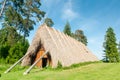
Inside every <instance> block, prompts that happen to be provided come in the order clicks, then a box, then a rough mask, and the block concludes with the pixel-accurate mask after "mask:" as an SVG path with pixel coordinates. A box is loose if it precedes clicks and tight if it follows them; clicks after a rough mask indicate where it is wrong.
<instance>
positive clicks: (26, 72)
mask: <svg viewBox="0 0 120 80" xmlns="http://www.w3.org/2000/svg"><path fill="white" fill-rule="evenodd" d="M46 54H48V51H46V52H45V53H44V54H43V55H42V56H41V57H40V58H39V59H38V60H36V62H35V63H33V64H32V66H30V68H29V69H27V70H26V71H25V72H24V73H23V75H27V74H28V73H29V72H30V71H31V70H32V68H33V67H34V66H35V65H36V64H37V63H38V62H39V61H40V60H41V59H42V58H43V57H44V56H45V55H46Z"/></svg>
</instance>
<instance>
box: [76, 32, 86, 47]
mask: <svg viewBox="0 0 120 80" xmlns="http://www.w3.org/2000/svg"><path fill="white" fill-rule="evenodd" d="M74 38H75V39H76V40H78V41H80V42H82V43H83V44H85V45H87V43H88V42H87V37H86V36H85V35H84V32H83V31H82V30H76V31H75V34H74Z"/></svg>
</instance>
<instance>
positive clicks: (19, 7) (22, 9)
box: [0, 0, 45, 40]
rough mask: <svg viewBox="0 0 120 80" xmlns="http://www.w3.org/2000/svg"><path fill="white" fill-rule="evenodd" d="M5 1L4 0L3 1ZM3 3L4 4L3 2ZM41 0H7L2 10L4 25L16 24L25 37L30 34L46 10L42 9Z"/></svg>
mask: <svg viewBox="0 0 120 80" xmlns="http://www.w3.org/2000/svg"><path fill="white" fill-rule="evenodd" d="M4 2H5V1H4V0H2V1H1V3H4ZM1 5H2V4H1ZM1 5H0V6H1ZM40 6H41V2H40V0H7V1H6V3H5V6H4V11H3V12H2V14H3V15H2V18H1V19H2V20H3V21H4V23H3V26H4V27H5V26H6V24H7V25H9V26H14V27H16V29H17V30H18V31H19V32H20V33H22V34H23V36H24V40H25V37H28V36H29V33H30V31H31V30H33V29H34V27H33V26H34V25H35V24H36V23H37V20H39V21H41V19H42V17H44V15H45V12H44V11H41V10H40Z"/></svg>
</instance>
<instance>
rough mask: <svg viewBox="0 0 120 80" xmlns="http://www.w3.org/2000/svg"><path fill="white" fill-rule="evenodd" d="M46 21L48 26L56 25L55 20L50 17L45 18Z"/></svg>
mask: <svg viewBox="0 0 120 80" xmlns="http://www.w3.org/2000/svg"><path fill="white" fill-rule="evenodd" d="M44 23H46V24H47V26H48V27H52V26H53V25H54V22H53V21H52V19H50V18H45V21H44Z"/></svg>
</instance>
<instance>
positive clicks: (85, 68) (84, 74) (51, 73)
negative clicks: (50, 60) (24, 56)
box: [0, 63, 120, 80]
mask: <svg viewBox="0 0 120 80" xmlns="http://www.w3.org/2000/svg"><path fill="white" fill-rule="evenodd" d="M8 66H10V65H0V73H1V77H0V80H120V63H91V64H87V65H82V66H79V67H75V68H70V69H55V70H54V69H43V70H40V69H38V68H34V69H32V71H31V72H30V74H28V75H23V72H24V71H25V70H26V68H22V67H20V66H17V67H16V68H15V69H14V70H12V71H11V72H10V73H7V74H4V73H3V72H4V71H5V69H6V68H8Z"/></svg>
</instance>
